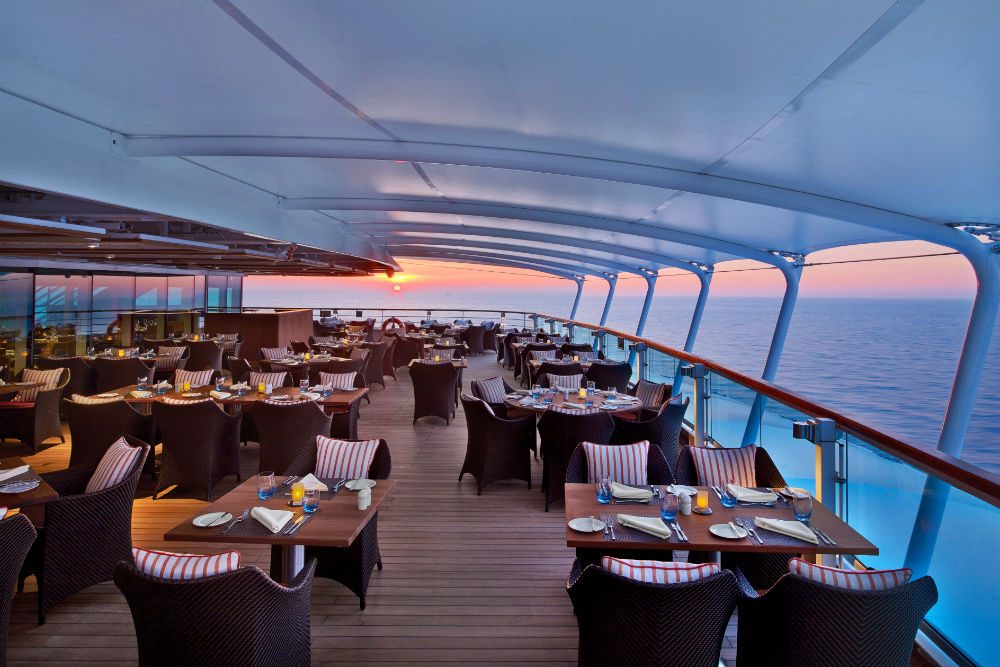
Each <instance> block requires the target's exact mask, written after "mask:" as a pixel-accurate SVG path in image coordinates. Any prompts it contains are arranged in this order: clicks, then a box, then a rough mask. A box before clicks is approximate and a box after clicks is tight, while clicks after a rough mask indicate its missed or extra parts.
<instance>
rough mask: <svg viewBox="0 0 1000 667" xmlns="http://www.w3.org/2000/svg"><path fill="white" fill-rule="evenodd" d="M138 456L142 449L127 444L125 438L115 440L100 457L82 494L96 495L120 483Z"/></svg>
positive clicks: (127, 474)
mask: <svg viewBox="0 0 1000 667" xmlns="http://www.w3.org/2000/svg"><path fill="white" fill-rule="evenodd" d="M140 454H142V449H140V448H139V447H133V446H132V445H130V444H128V443H127V442H126V441H125V438H118V439H117V440H115V442H114V444H113V445H111V446H110V447H108V451H106V452H104V456H102V457H101V462H100V463H98V464H97V468H96V469H95V470H94V474H92V475H91V476H90V481H88V482H87V488H85V489H84V490H83V491H84V493H96V492H97V491H103V490H104V489H110V488H111V487H112V486H114V485H115V484H119V483H121V482H122V481H123V480H124V479H125V478H126V477H128V476H129V473H130V472H132V468H133V467H135V462H136V461H138V460H139V455H140Z"/></svg>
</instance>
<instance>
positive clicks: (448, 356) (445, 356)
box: [431, 348, 455, 361]
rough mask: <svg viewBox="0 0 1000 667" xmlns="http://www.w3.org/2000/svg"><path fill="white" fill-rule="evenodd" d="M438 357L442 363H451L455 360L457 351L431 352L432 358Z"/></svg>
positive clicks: (436, 349) (434, 350) (435, 350)
mask: <svg viewBox="0 0 1000 667" xmlns="http://www.w3.org/2000/svg"><path fill="white" fill-rule="evenodd" d="M434 357H437V358H438V359H439V360H440V361H451V360H452V359H454V358H455V350H439V349H438V348H434V349H433V350H431V358H434Z"/></svg>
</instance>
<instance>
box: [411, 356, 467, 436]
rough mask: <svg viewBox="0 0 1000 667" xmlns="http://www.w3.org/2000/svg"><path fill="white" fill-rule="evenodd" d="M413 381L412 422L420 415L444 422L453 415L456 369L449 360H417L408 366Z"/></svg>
mask: <svg viewBox="0 0 1000 667" xmlns="http://www.w3.org/2000/svg"><path fill="white" fill-rule="evenodd" d="M410 379H411V380H412V381H413V423H414V424H416V423H417V420H418V419H420V418H421V417H440V418H441V419H443V420H444V421H445V424H450V423H451V418H452V417H454V416H455V392H456V391H457V390H458V369H456V368H455V366H454V365H452V363H451V362H443V363H436V364H429V363H422V362H417V363H415V364H413V365H412V366H410Z"/></svg>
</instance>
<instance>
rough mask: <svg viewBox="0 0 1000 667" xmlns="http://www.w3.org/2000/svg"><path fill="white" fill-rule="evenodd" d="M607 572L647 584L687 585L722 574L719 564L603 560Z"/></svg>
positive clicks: (602, 563)
mask: <svg viewBox="0 0 1000 667" xmlns="http://www.w3.org/2000/svg"><path fill="white" fill-rule="evenodd" d="M601 568H602V569H603V570H604V571H605V572H610V573H611V574H617V575H618V576H620V577H626V578H628V579H632V580H633V581H641V582H644V583H647V584H664V585H667V584H686V583H689V582H692V581H698V580H699V579H704V578H705V577H710V576H712V575H713V574H718V573H719V572H720V568H719V564H718V563H678V562H676V561H661V560H634V559H628V558H614V557H612V556H604V557H603V558H601Z"/></svg>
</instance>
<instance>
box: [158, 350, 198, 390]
mask: <svg viewBox="0 0 1000 667" xmlns="http://www.w3.org/2000/svg"><path fill="white" fill-rule="evenodd" d="M190 357H191V348H189V347H187V346H185V347H184V351H183V352H181V354H180V356H179V357H177V363H176V364H175V365H174V366H172V367H170V368H158V367H154V368H153V381H154V382H161V381H163V380H169V379H170V377H171V376H172V375H173V374H174V372H175V371H177V370H178V369H185V368H187V363H188V360H189V359H190Z"/></svg>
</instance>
